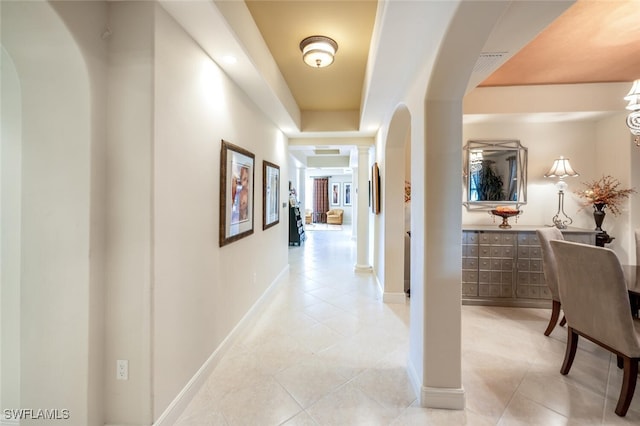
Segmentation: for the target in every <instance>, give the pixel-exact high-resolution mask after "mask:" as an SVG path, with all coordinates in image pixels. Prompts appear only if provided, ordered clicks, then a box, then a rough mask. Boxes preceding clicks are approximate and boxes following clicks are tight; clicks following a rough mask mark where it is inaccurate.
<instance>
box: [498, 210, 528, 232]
mask: <svg viewBox="0 0 640 426" xmlns="http://www.w3.org/2000/svg"><path fill="white" fill-rule="evenodd" d="M520 213H521V212H520V210H497V209H494V210H491V214H492V215H494V216H500V217H501V218H502V223H501V224H500V225H498V228H501V229H510V228H511V225H509V218H510V217H513V216H518V215H519V214H520Z"/></svg>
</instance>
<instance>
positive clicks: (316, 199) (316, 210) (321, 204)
mask: <svg viewBox="0 0 640 426" xmlns="http://www.w3.org/2000/svg"><path fill="white" fill-rule="evenodd" d="M327 211H329V178H315V179H313V222H314V223H327Z"/></svg>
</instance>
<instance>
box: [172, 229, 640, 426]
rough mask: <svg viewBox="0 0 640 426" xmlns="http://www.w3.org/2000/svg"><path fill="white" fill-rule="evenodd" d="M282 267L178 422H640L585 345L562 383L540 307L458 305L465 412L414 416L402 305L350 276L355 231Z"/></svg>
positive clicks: (602, 360) (324, 235) (312, 235)
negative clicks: (622, 408)
mask: <svg viewBox="0 0 640 426" xmlns="http://www.w3.org/2000/svg"><path fill="white" fill-rule="evenodd" d="M289 263H290V273H289V276H288V277H286V278H284V279H283V280H282V282H281V283H280V285H279V286H278V288H277V290H276V291H275V292H274V294H273V295H272V296H271V301H270V303H269V304H268V306H266V307H265V308H264V309H263V310H262V312H261V313H260V314H259V315H258V317H257V318H256V319H255V324H254V325H253V326H252V327H249V329H248V330H247V331H246V332H244V333H243V334H242V335H241V336H239V338H238V339H237V341H236V343H235V344H234V346H233V347H232V348H231V349H230V350H229V351H228V353H227V354H226V355H225V357H224V358H223V359H222V361H221V362H220V364H219V365H218V366H217V368H216V369H215V370H214V372H213V373H212V374H211V377H210V378H209V379H208V381H207V382H206V384H205V385H204V386H203V388H202V389H201V390H200V392H199V393H198V395H197V396H196V397H195V398H194V400H193V401H192V402H191V403H190V404H189V406H188V407H187V409H186V410H185V412H184V413H183V414H182V416H181V417H180V419H179V420H178V421H177V423H176V424H177V425H179V426H199V425H228V426H231V425H260V426H267V425H281V424H283V425H288V426H293V425H341V426H342V425H367V426H369V425H447V426H449V425H480V426H483V425H544V426H547V425H591V424H593V425H639V424H640V395H637V394H636V396H635V398H634V400H633V402H632V405H631V409H630V410H629V413H628V414H627V416H626V418H620V417H618V416H616V415H615V413H614V412H613V410H614V408H615V404H616V401H617V398H618V393H619V391H620V383H621V379H622V372H621V370H618V368H617V367H616V365H615V357H612V356H610V355H609V354H608V353H607V352H606V351H604V350H602V349H600V348H599V347H597V346H595V345H593V344H591V343H590V342H588V341H585V340H583V339H581V341H580V344H579V351H578V354H577V355H576V359H575V362H574V365H573V367H572V369H571V372H570V373H569V375H568V376H562V375H561V374H560V372H559V370H560V366H561V364H562V360H563V357H564V348H565V342H566V340H565V339H566V331H565V330H566V329H565V328H560V327H556V329H555V330H554V332H553V333H552V334H551V336H549V337H545V336H544V335H543V331H544V329H545V327H546V324H547V320H548V317H549V314H550V311H549V310H547V309H521V308H498V307H480V306H463V308H462V326H463V330H462V340H463V345H462V348H463V354H462V368H463V386H464V389H465V392H466V400H467V407H466V409H465V410H460V411H452V410H436V409H426V408H421V407H420V406H419V405H418V404H417V402H416V397H415V395H414V393H413V391H412V389H411V386H410V384H409V380H408V377H407V372H406V366H407V351H408V347H409V342H408V327H409V303H407V304H403V305H398V304H395V305H392V304H383V303H382V302H381V297H380V294H379V292H378V290H377V288H376V286H375V284H374V280H373V278H372V276H371V275H362V274H357V273H354V271H353V266H354V264H355V243H354V242H353V241H352V240H351V229H350V228H349V227H345V229H344V230H343V231H341V232H320V231H319V232H308V233H307V241H306V243H304V244H303V245H302V246H300V247H297V246H296V247H291V248H290V249H289ZM445 326H446V325H445ZM637 393H640V390H639V391H638V392H637Z"/></svg>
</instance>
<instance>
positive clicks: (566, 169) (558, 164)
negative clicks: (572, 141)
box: [544, 156, 579, 179]
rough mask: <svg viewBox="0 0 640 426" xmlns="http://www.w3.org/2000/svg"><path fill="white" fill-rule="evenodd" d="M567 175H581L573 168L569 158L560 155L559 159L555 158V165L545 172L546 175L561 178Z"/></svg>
mask: <svg viewBox="0 0 640 426" xmlns="http://www.w3.org/2000/svg"><path fill="white" fill-rule="evenodd" d="M567 176H579V175H578V172H576V171H575V170H573V167H571V164H569V159H568V158H564V157H562V156H561V157H560V158H558V159H557V160H553V165H552V166H551V168H550V169H549V171H548V172H547V173H545V174H544V177H557V178H560V179H564V178H566V177H567Z"/></svg>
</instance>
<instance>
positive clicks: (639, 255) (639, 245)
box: [636, 228, 640, 265]
mask: <svg viewBox="0 0 640 426" xmlns="http://www.w3.org/2000/svg"><path fill="white" fill-rule="evenodd" d="M636 265H640V228H639V229H636Z"/></svg>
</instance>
